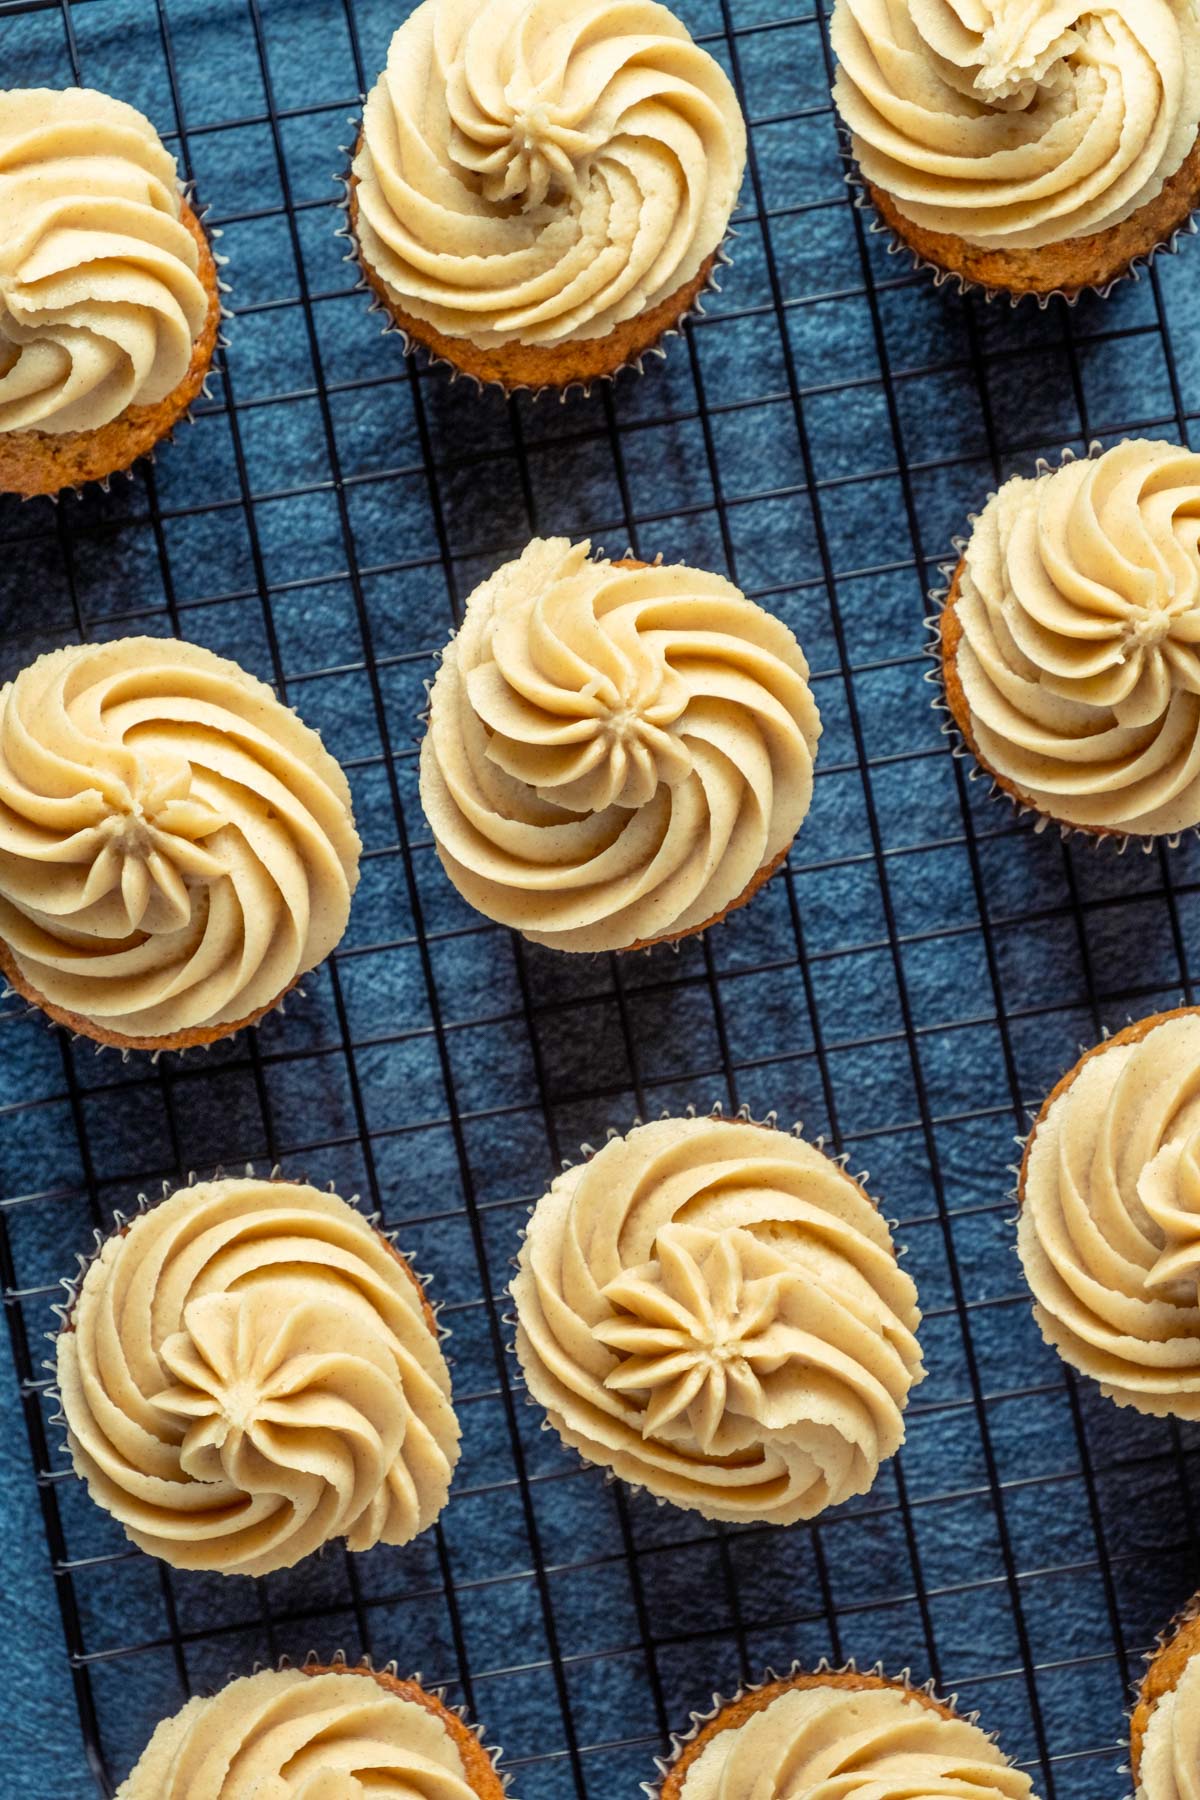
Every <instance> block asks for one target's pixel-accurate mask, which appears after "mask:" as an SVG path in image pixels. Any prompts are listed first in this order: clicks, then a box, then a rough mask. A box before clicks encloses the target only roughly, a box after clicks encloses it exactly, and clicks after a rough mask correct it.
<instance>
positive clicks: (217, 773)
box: [0, 638, 360, 1050]
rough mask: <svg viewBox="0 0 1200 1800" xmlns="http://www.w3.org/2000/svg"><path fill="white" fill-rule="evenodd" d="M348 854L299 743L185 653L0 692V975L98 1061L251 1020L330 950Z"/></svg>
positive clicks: (124, 653)
mask: <svg viewBox="0 0 1200 1800" xmlns="http://www.w3.org/2000/svg"><path fill="white" fill-rule="evenodd" d="M359 848H360V846H359V840H358V834H357V832H356V831H355V829H354V819H353V814H352V811H351V804H350V789H349V785H348V784H347V781H346V778H345V776H344V775H343V773H342V771H341V769H340V768H339V767H338V765H337V763H336V762H335V761H334V759H333V757H332V756H330V754H329V752H328V751H327V750H326V749H325V748H324V747H323V745H322V743H321V740H320V738H319V737H318V736H317V734H316V732H315V731H312V730H311V729H310V728H309V727H308V726H307V725H305V724H303V723H302V721H301V720H300V719H298V718H297V717H296V715H295V713H293V712H291V711H290V710H289V709H288V708H287V707H286V706H284V705H282V704H281V703H280V701H278V700H277V699H276V698H275V695H274V693H273V692H272V691H271V689H270V688H269V687H267V686H266V684H265V683H264V682H261V681H256V680H255V679H254V677H253V676H251V675H247V674H246V673H245V672H244V671H243V670H241V669H239V668H238V666H237V664H236V663H231V662H227V661H225V659H224V658H223V657H220V656H214V654H213V653H212V651H211V650H205V649H202V648H201V647H200V646H199V645H198V644H185V643H180V642H178V641H177V640H175V639H173V638H122V639H119V640H117V641H115V642H113V643H109V644H74V645H70V646H68V647H67V648H66V649H64V650H54V651H51V652H50V653H49V654H48V655H46V656H42V657H39V658H38V660H37V662H35V663H33V664H32V665H31V666H30V667H29V668H27V669H25V670H24V671H23V672H22V673H21V674H20V675H18V676H17V678H16V680H15V681H11V682H9V683H8V685H7V686H5V687H4V688H0V971H2V972H3V974H4V975H5V977H6V978H7V980H8V981H9V983H10V985H11V986H12V987H13V988H14V989H15V990H16V991H17V992H18V993H20V994H22V995H23V996H24V997H25V998H26V999H27V1000H30V1001H31V1002H33V1003H34V1004H35V1005H37V1006H40V1007H41V1008H42V1010H43V1011H44V1012H45V1013H47V1014H48V1015H49V1016H50V1017H51V1018H52V1019H55V1020H57V1022H58V1023H59V1024H62V1025H66V1026H68V1027H69V1028H70V1029H71V1030H72V1031H77V1032H81V1033H82V1034H83V1035H84V1036H86V1037H90V1038H94V1039H95V1040H96V1041H97V1042H98V1043H102V1044H112V1045H115V1046H116V1047H118V1048H120V1049H123V1050H128V1049H142V1050H169V1049H186V1048H187V1047H188V1046H190V1045H193V1044H206V1043H210V1042H212V1040H213V1039H215V1038H221V1037H228V1036H229V1034H230V1033H231V1032H234V1031H236V1030H237V1029H238V1028H239V1026H242V1025H247V1024H250V1023H252V1022H253V1021H254V1020H255V1019H258V1018H261V1016H262V1015H263V1014H264V1013H265V1012H268V1011H270V1009H271V1008H272V1007H273V1006H276V1005H277V1004H278V1002H279V1001H280V999H281V998H282V996H283V995H284V994H286V993H287V991H288V990H289V988H291V987H293V986H294V985H295V983H296V982H297V981H298V980H299V979H300V977H301V976H302V975H304V974H306V973H307V972H308V970H309V969H312V968H315V966H316V965H317V963H319V962H321V961H322V960H323V958H324V957H326V956H328V954H329V952H330V951H331V950H332V949H333V947H334V945H335V944H336V943H337V942H338V940H339V939H340V938H341V936H342V933H343V932H344V931H345V929H346V921H347V919H348V917H349V912H350V896H351V894H352V893H353V892H354V888H355V884H356V882H357V880H358V857H359Z"/></svg>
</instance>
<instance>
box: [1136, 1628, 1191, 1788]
mask: <svg viewBox="0 0 1200 1800" xmlns="http://www.w3.org/2000/svg"><path fill="white" fill-rule="evenodd" d="M1198 1785H1200V1656H1193V1657H1192V1659H1191V1661H1190V1662H1189V1663H1188V1665H1187V1667H1186V1668H1185V1669H1184V1671H1183V1674H1182V1675H1181V1676H1180V1678H1179V1681H1178V1683H1177V1684H1176V1686H1175V1687H1174V1688H1173V1689H1172V1691H1171V1692H1170V1693H1168V1694H1162V1695H1160V1697H1159V1699H1158V1700H1157V1701H1156V1702H1155V1706H1154V1711H1153V1712H1152V1713H1151V1714H1150V1721H1149V1723H1148V1725H1147V1726H1146V1735H1145V1737H1144V1738H1143V1740H1142V1755H1141V1762H1140V1764H1139V1767H1138V1788H1137V1800H1195V1797H1196V1793H1197V1791H1198Z"/></svg>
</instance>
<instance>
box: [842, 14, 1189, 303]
mask: <svg viewBox="0 0 1200 1800" xmlns="http://www.w3.org/2000/svg"><path fill="white" fill-rule="evenodd" d="M831 35H832V41H833V48H834V51H835V53H836V55H837V59H838V72H837V80H836V82H835V84H834V90H833V97H834V103H835V105H836V107H837V110H838V112H839V113H840V115H841V118H842V120H843V122H844V124H845V125H846V126H847V127H848V129H849V133H850V139H851V144H852V147H853V151H854V156H855V159H856V161H857V163H858V167H859V170H860V171H861V174H862V177H863V180H864V183H865V187H866V193H867V196H868V198H869V199H870V202H871V204H872V205H873V206H874V207H875V210H876V212H877V213H878V214H879V216H880V217H881V219H883V221H884V222H885V223H886V225H887V226H888V227H890V229H891V231H892V232H893V233H894V235H895V237H896V238H897V239H898V240H899V241H900V242H901V243H902V244H904V245H906V246H907V247H908V249H910V250H911V251H912V252H913V254H914V255H915V256H916V257H917V258H918V259H919V260H920V261H921V262H924V263H926V264H928V265H930V266H931V267H933V268H934V269H935V270H937V271H938V272H939V273H940V274H941V275H942V276H943V277H947V276H955V277H957V278H958V279H959V280H960V281H962V282H976V283H978V284H979V285H980V286H982V287H984V288H987V289H990V290H993V291H1000V292H1004V293H1008V294H1010V295H1013V296H1015V297H1020V296H1021V295H1023V294H1034V295H1037V296H1039V297H1040V298H1041V299H1042V300H1043V301H1044V300H1045V298H1046V297H1048V296H1049V295H1051V294H1055V293H1062V294H1065V295H1067V296H1068V297H1072V298H1073V297H1074V296H1075V295H1076V294H1078V292H1079V291H1080V289H1082V288H1088V287H1091V288H1098V289H1103V288H1106V287H1107V286H1109V285H1110V284H1111V283H1112V282H1113V281H1115V280H1117V279H1118V278H1119V277H1120V276H1122V275H1124V274H1126V273H1128V272H1129V271H1130V269H1131V268H1132V266H1133V264H1134V263H1135V262H1136V261H1137V260H1138V259H1139V258H1141V257H1148V256H1150V255H1152V253H1153V252H1154V251H1155V250H1156V249H1158V248H1160V247H1162V246H1163V245H1165V244H1167V243H1169V242H1170V241H1171V239H1172V238H1173V237H1174V234H1175V233H1176V232H1178V231H1179V230H1180V229H1182V228H1184V227H1186V226H1188V225H1189V222H1190V220H1191V215H1192V209H1193V208H1194V207H1195V206H1196V205H1197V203H1198V201H1200V146H1198V145H1197V124H1198V123H1200V18H1198V16H1197V13H1196V9H1195V5H1194V0H1136V3H1135V4H1131V5H1120V6H1114V5H1112V4H1100V3H1099V0H1060V3H1059V4H1055V5H1050V4H1034V5H1030V4H1027V3H1026V0H986V4H976V3H972V4H971V5H970V6H966V5H964V4H962V0H952V3H951V4H949V5H947V4H943V3H941V0H939V4H937V5H929V4H920V5H918V4H915V3H912V4H910V3H909V0H905V3H904V4H895V5H894V4H889V3H888V0H836V5H835V7H834V13H833V24H832V33H831Z"/></svg>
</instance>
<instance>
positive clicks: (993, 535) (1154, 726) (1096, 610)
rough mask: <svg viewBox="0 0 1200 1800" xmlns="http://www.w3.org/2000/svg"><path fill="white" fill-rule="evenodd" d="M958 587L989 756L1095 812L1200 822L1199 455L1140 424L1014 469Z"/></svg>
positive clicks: (1080, 818)
mask: <svg viewBox="0 0 1200 1800" xmlns="http://www.w3.org/2000/svg"><path fill="white" fill-rule="evenodd" d="M956 605H957V614H958V619H959V621H960V623H961V626H962V637H961V640H960V643H959V648H958V653H957V671H958V675H959V678H960V680H961V682H962V688H963V693H964V695H965V698H966V703H967V707H968V710H969V714H970V736H971V738H972V741H973V743H974V745H975V748H976V750H977V751H978V753H979V756H980V758H981V760H982V761H983V762H984V763H986V764H987V766H988V768H989V769H990V770H991V771H992V773H993V774H995V775H999V776H1000V777H1001V778H1002V780H1004V781H1006V782H1008V783H1009V784H1011V785H1012V786H1013V787H1015V788H1016V789H1017V790H1018V792H1019V793H1020V795H1021V796H1022V797H1024V798H1026V799H1028V800H1029V801H1030V803H1031V804H1032V805H1034V806H1035V807H1037V809H1038V810H1039V811H1041V812H1043V813H1047V814H1049V815H1050V816H1051V817H1052V818H1056V819H1059V820H1063V821H1065V822H1067V823H1069V824H1072V825H1079V826H1082V827H1084V828H1085V829H1090V830H1100V831H1108V832H1115V833H1118V834H1130V835H1134V836H1153V835H1158V834H1162V833H1167V834H1169V833H1172V832H1177V831H1182V830H1185V829H1187V828H1190V827H1192V826H1195V825H1198V824H1200V456H1197V455H1194V454H1193V453H1192V452H1191V451H1188V450H1179V449H1176V448H1175V447H1174V446H1173V445H1171V444H1160V443H1147V442H1144V441H1133V442H1129V443H1124V444H1120V445H1118V446H1117V447H1116V449H1113V450H1110V451H1108V452H1107V453H1106V454H1105V455H1103V456H1101V457H1100V458H1099V459H1098V460H1096V461H1087V462H1068V463H1066V464H1064V466H1063V467H1062V468H1061V469H1056V470H1054V471H1053V472H1052V473H1048V474H1043V475H1041V476H1039V477H1038V478H1037V479H1036V480H1032V481H1028V480H1025V479H1024V478H1023V477H1019V476H1018V477H1017V478H1016V479H1014V480H1012V481H1010V482H1008V483H1007V484H1006V485H1005V486H1004V487H1003V488H1001V490H1000V492H999V494H997V495H996V496H995V497H994V498H993V499H991V500H990V501H989V502H988V504H987V506H986V507H985V509H984V511H983V513H982V514H981V516H980V518H979V520H978V522H977V523H976V526H975V530H974V532H973V534H972V537H971V541H970V544H969V545H968V548H967V551H966V556H965V559H964V562H963V564H962V566H961V569H960V575H959V583H958V597H957V602H956Z"/></svg>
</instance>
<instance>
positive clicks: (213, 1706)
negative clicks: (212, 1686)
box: [117, 1658, 507, 1800]
mask: <svg viewBox="0 0 1200 1800" xmlns="http://www.w3.org/2000/svg"><path fill="white" fill-rule="evenodd" d="M496 1754H497V1753H496V1752H493V1751H490V1750H485V1749H484V1747H483V1744H482V1742H481V1741H480V1738H479V1734H478V1732H477V1731H475V1730H474V1729H473V1728H472V1727H471V1726H470V1725H468V1724H467V1723H466V1721H465V1720H464V1718H463V1717H462V1714H461V1713H460V1712H459V1711H456V1710H455V1711H452V1710H451V1708H450V1707H448V1706H447V1705H446V1704H445V1702H444V1701H443V1700H442V1698H441V1696H440V1695H439V1694H430V1693H427V1692H426V1690H425V1689H424V1688H423V1687H421V1685H420V1683H419V1680H413V1681H400V1680H398V1679H397V1677H396V1674H395V1665H394V1664H389V1666H388V1668H387V1669H372V1668H371V1667H370V1666H369V1665H364V1666H362V1667H360V1668H356V1669H354V1668H348V1667H347V1666H346V1664H345V1662H344V1661H343V1660H341V1659H340V1658H339V1659H336V1660H335V1661H334V1662H333V1664H332V1665H322V1664H319V1663H317V1662H315V1661H311V1660H310V1661H309V1662H308V1663H306V1664H305V1666H304V1667H303V1668H302V1669H291V1668H281V1669H260V1670H259V1671H258V1673H257V1674H255V1675H245V1676H242V1677H241V1679H240V1680H237V1681H231V1682H230V1683H229V1684H228V1686H226V1687H223V1688H222V1689H221V1691H220V1692H219V1693H218V1694H214V1695H213V1696H212V1698H211V1699H202V1698H196V1699H194V1700H189V1701H188V1703H187V1705H186V1706H185V1707H184V1708H183V1710H182V1711H181V1712H177V1713H176V1714H175V1715H174V1717H173V1718H170V1719H164V1720H163V1722H162V1724H161V1725H160V1726H159V1727H158V1729H157V1730H156V1731H155V1733H154V1736H153V1737H152V1738H151V1739H150V1742H149V1743H148V1744H147V1746H146V1748H145V1750H144V1751H143V1753H142V1755H141V1757H140V1758H139V1760H138V1763H137V1766H136V1768H135V1769H134V1770H133V1773H132V1774H131V1775H130V1776H129V1777H128V1779H127V1780H126V1781H124V1782H123V1783H122V1784H121V1786H120V1788H118V1790H117V1800H201V1796H203V1800H250V1797H251V1796H253V1800H367V1796H368V1795H370V1796H379V1800H384V1797H385V1796H387V1795H389V1794H394V1795H396V1796H398V1797H399V1796H401V1795H404V1796H406V1797H408V1796H412V1797H413V1800H417V1797H418V1796H420V1797H422V1800H501V1796H502V1795H503V1794H504V1791H505V1788H506V1786H507V1783H506V1781H505V1779H504V1777H503V1776H501V1775H500V1774H499V1772H498V1771H497V1769H496V1766H495V1758H496Z"/></svg>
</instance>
